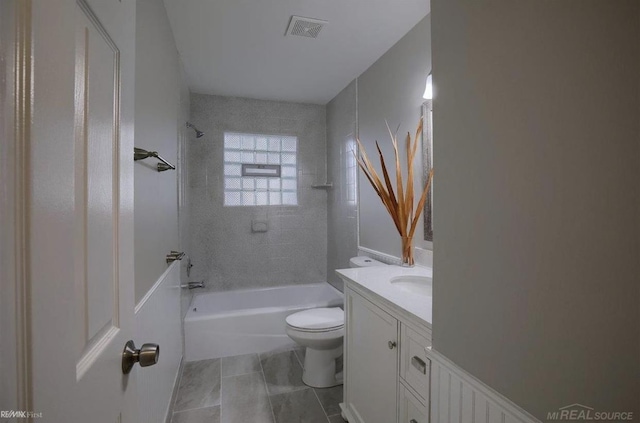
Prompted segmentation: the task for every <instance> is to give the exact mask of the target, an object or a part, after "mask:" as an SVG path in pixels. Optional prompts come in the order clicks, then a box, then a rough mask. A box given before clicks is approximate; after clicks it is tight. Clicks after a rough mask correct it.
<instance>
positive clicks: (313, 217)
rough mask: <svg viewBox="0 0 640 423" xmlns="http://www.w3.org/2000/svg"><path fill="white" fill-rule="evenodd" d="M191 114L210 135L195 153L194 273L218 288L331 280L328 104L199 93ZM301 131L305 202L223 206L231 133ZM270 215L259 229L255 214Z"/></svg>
mask: <svg viewBox="0 0 640 423" xmlns="http://www.w3.org/2000/svg"><path fill="white" fill-rule="evenodd" d="M191 121H192V122H193V123H194V124H195V125H196V126H197V127H198V128H199V129H200V130H202V131H204V132H205V133H206V135H205V136H204V137H202V138H200V139H199V140H198V141H194V142H193V143H192V144H191V146H190V152H189V169H190V175H189V190H190V194H189V195H190V201H191V216H190V234H191V243H192V244H191V245H192V247H191V248H192V251H193V259H194V264H195V267H194V268H193V270H194V273H193V277H194V279H205V280H207V282H208V289H210V290H228V289H238V288H249V287H268V286H279V285H291V284H306V283H317V282H325V281H326V279H327V193H326V191H324V190H318V189H312V188H311V185H312V184H316V183H320V182H324V181H325V177H326V162H325V160H326V150H325V149H326V133H325V132H326V131H325V124H326V116H325V107H324V106H318V105H309V104H298V103H284V102H276V101H264V100H252V99H244V98H233V97H220V96H210V95H200V94H192V96H191ZM225 131H236V132H247V133H264V134H289V135H296V136H297V137H298V203H299V205H298V206H256V207H224V206H223V192H224V191H223V186H224V185H223V182H224V180H223V174H222V172H223V151H224V132H225ZM252 219H263V220H267V221H268V224H269V230H268V232H266V233H252V232H251V220H252Z"/></svg>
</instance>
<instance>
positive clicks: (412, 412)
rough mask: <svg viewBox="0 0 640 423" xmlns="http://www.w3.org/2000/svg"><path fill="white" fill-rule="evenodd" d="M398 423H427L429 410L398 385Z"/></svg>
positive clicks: (402, 386)
mask: <svg viewBox="0 0 640 423" xmlns="http://www.w3.org/2000/svg"><path fill="white" fill-rule="evenodd" d="M398 423H429V410H428V408H427V407H426V406H425V405H424V404H422V402H421V401H420V400H418V398H416V397H415V396H414V395H413V394H412V393H411V392H409V390H408V389H407V388H405V387H404V385H403V384H402V383H400V420H399V421H398Z"/></svg>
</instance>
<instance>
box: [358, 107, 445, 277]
mask: <svg viewBox="0 0 640 423" xmlns="http://www.w3.org/2000/svg"><path fill="white" fill-rule="evenodd" d="M387 129H388V130H389V135H390V136H391V142H392V143H393V150H394V152H395V165H396V190H395V192H394V188H393V184H392V182H391V178H390V177H389V172H388V171H387V166H386V163H385V160H384V156H383V155H382V151H381V150H380V146H379V145H378V141H376V149H377V150H378V155H379V156H380V166H381V167H382V175H383V179H384V183H383V181H382V179H381V178H380V176H379V175H378V172H377V171H376V170H375V168H374V167H373V165H372V164H371V161H370V160H369V157H368V156H367V152H366V150H365V148H364V146H363V145H362V143H361V142H360V140H359V139H358V147H359V151H360V155H358V153H356V152H355V151H354V152H353V154H354V155H355V156H356V160H357V161H358V165H359V166H360V169H362V172H363V173H364V174H365V176H366V177H367V179H368V180H369V182H370V183H371V186H372V187H373V189H374V190H375V191H376V193H377V194H378V196H379V197H380V199H381V200H382V204H384V206H385V208H386V209H387V211H388V212H389V215H390V216H391V219H392V220H393V223H394V225H395V226H396V229H397V230H398V233H399V234H400V237H401V238H402V262H403V263H404V264H408V265H413V264H414V260H413V246H412V244H413V235H414V233H415V231H416V226H417V225H418V219H419V218H420V215H421V214H422V211H423V210H424V202H425V201H426V199H427V193H428V192H429V189H430V188H431V180H432V179H433V169H431V171H430V172H429V176H428V178H427V183H426V185H425V186H424V188H423V190H422V195H421V196H420V200H419V201H418V204H417V206H416V208H415V209H414V208H413V205H414V192H413V191H414V189H413V159H414V158H415V156H416V151H417V149H418V137H419V136H420V134H422V119H420V122H419V123H418V129H417V130H416V135H415V138H414V139H413V141H412V140H411V134H410V133H409V132H407V139H406V144H407V184H406V190H405V187H404V183H403V180H402V169H401V167H402V166H401V164H400V154H399V153H398V138H397V136H396V134H395V133H393V132H391V128H389V124H387ZM396 132H397V131H396Z"/></svg>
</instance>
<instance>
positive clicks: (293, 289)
mask: <svg viewBox="0 0 640 423" xmlns="http://www.w3.org/2000/svg"><path fill="white" fill-rule="evenodd" d="M342 304H343V295H342V293H341V292H340V291H338V290H337V289H335V288H334V287H333V286H331V285H329V284H328V283H319V284H309V285H293V286H282V287H275V288H265V289H247V290H238V291H223V292H207V293H201V294H196V295H195V296H194V298H193V300H192V301H191V305H190V307H189V310H188V311H187V314H186V315H185V318H184V341H185V360H186V361H196V360H205V359H210V358H218V357H228V356H233V355H240V354H251V353H261V352H267V351H274V350H278V349H286V348H291V347H294V346H295V345H296V343H295V342H294V341H292V340H291V338H289V337H288V336H287V334H286V332H285V328H286V323H285V318H286V317H287V316H288V315H290V314H292V313H295V312H297V311H300V310H305V309H308V308H314V307H342Z"/></svg>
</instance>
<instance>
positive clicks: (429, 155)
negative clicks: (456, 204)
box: [422, 100, 433, 242]
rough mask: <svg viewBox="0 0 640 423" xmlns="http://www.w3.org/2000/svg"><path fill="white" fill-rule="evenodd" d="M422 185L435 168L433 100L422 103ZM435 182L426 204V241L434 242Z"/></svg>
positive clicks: (424, 214)
mask: <svg viewBox="0 0 640 423" xmlns="http://www.w3.org/2000/svg"><path fill="white" fill-rule="evenodd" d="M422 121H423V125H422V183H423V184H426V183H427V179H428V177H429V172H430V171H431V169H432V168H433V100H426V101H425V102H424V103H422ZM432 213H433V181H432V183H431V187H430V188H429V192H428V193H427V200H426V201H425V203H424V210H423V220H424V239H425V241H430V242H433V215H432Z"/></svg>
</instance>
